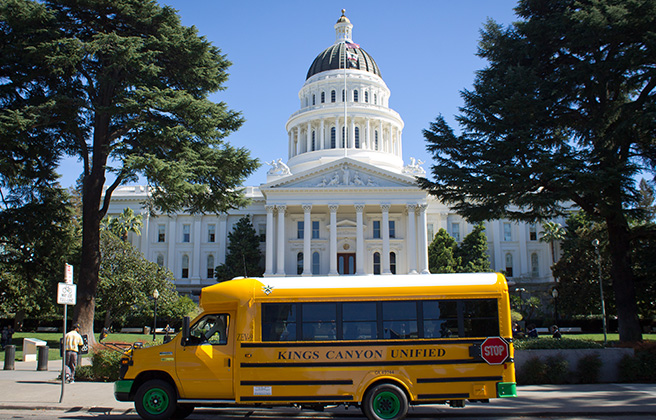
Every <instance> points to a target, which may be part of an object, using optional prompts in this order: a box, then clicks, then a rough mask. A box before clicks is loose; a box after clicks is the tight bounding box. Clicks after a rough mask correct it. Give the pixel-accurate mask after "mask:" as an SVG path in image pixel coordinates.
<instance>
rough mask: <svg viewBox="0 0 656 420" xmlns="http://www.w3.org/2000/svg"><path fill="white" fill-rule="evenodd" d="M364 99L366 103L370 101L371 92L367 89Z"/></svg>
mask: <svg viewBox="0 0 656 420" xmlns="http://www.w3.org/2000/svg"><path fill="white" fill-rule="evenodd" d="M364 101H365V103H369V92H368V91H366V90H365V91H364Z"/></svg>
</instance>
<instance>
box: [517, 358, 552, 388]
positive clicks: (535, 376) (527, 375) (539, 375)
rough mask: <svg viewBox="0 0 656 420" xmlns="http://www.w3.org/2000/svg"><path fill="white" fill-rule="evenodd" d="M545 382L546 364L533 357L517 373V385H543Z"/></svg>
mask: <svg viewBox="0 0 656 420" xmlns="http://www.w3.org/2000/svg"><path fill="white" fill-rule="evenodd" d="M546 381H547V364H546V363H544V362H543V361H542V360H540V358H539V357H533V358H531V359H529V360H527V361H526V363H524V365H523V366H522V369H521V370H520V371H518V372H517V383H518V384H521V385H534V384H544V383H546Z"/></svg>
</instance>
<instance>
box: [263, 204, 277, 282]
mask: <svg viewBox="0 0 656 420" xmlns="http://www.w3.org/2000/svg"><path fill="white" fill-rule="evenodd" d="M264 209H265V210H266V212H267V219H266V220H267V221H266V254H265V257H264V258H265V260H266V263H265V267H266V268H265V271H264V276H265V277H266V276H272V275H273V211H274V210H275V209H276V206H273V205H266V206H264Z"/></svg>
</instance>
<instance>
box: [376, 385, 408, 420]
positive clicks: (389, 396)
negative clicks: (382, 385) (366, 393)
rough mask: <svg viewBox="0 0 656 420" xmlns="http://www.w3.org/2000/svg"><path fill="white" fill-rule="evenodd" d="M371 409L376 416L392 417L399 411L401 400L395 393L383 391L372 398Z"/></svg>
mask: <svg viewBox="0 0 656 420" xmlns="http://www.w3.org/2000/svg"><path fill="white" fill-rule="evenodd" d="M373 409H374V412H375V413H376V415H377V416H378V417H380V418H383V419H393V418H394V417H396V416H397V415H398V414H399V411H401V401H399V397H398V396H397V395H396V394H395V393H393V392H390V391H384V392H381V393H380V394H378V395H376V397H375V398H374V401H373Z"/></svg>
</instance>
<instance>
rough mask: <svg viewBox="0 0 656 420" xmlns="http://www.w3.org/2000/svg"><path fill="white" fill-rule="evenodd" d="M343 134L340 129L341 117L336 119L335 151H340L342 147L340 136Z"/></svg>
mask: <svg viewBox="0 0 656 420" xmlns="http://www.w3.org/2000/svg"><path fill="white" fill-rule="evenodd" d="M341 133H342V132H341V131H340V129H339V116H337V117H335V149H339V148H340V147H342V146H341V144H342V143H341V142H340V141H339V136H340V134H341Z"/></svg>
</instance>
